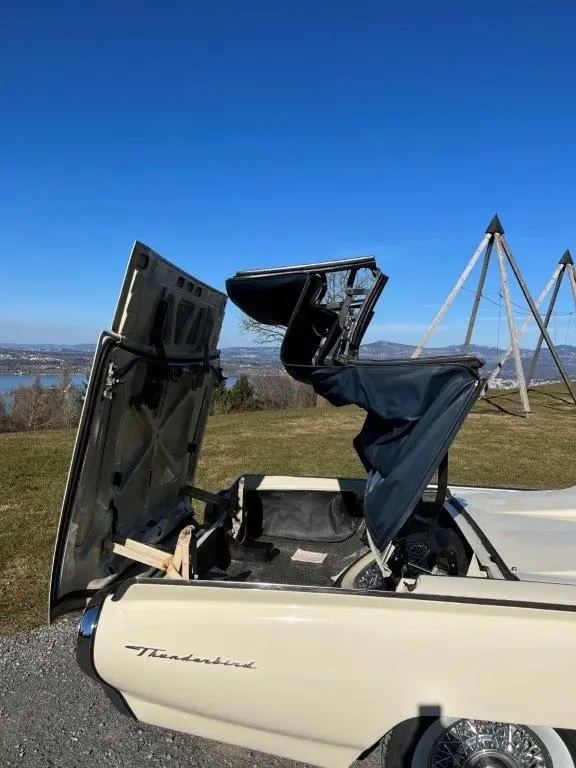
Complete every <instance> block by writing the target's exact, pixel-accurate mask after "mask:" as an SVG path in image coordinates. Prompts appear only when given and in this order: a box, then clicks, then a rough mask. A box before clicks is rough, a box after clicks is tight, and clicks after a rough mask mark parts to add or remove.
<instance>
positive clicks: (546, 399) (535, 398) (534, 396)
mask: <svg viewBox="0 0 576 768" xmlns="http://www.w3.org/2000/svg"><path fill="white" fill-rule="evenodd" d="M528 398H529V401H530V406H531V412H534V410H547V411H559V412H562V411H567V410H571V409H573V408H574V407H575V403H574V401H573V400H572V399H571V397H570V394H569V392H568V390H566V392H565V393H564V392H562V391H560V392H559V391H558V390H557V388H554V389H545V388H543V387H530V388H529V389H528ZM483 406H484V407H483ZM477 410H478V412H479V413H489V412H493V413H494V412H497V413H501V414H503V415H507V416H516V417H518V418H525V414H524V411H523V410H522V401H521V399H520V392H519V390H517V389H515V390H508V391H506V392H502V391H500V392H498V393H490V394H487V395H485V396H484V397H483V398H482V399H481V400H480V401H479V404H478V408H477Z"/></svg>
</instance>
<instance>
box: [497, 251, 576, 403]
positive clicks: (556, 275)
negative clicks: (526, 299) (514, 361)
mask: <svg viewBox="0 0 576 768" xmlns="http://www.w3.org/2000/svg"><path fill="white" fill-rule="evenodd" d="M565 275H567V276H568V282H569V283H570V288H571V291H572V297H573V299H574V303H575V304H576V267H575V266H574V261H573V260H572V255H571V254H570V251H568V250H567V251H565V253H564V255H563V256H562V258H561V259H560V261H559V262H558V264H557V266H556V269H555V270H554V272H553V273H552V276H551V277H550V280H549V281H548V282H547V283H546V286H545V288H544V290H543V291H542V293H541V294H540V296H539V297H538V299H537V300H536V307H539V306H540V305H541V304H542V302H543V301H544V299H545V298H546V296H547V295H548V294H549V293H550V290H552V287H553V290H552V297H551V299H550V304H549V306H548V310H547V312H546V316H545V318H544V325H545V327H546V328H548V325H549V323H550V318H551V317H552V313H553V312H554V307H555V306H556V299H557V298H558V293H559V292H560V286H561V285H562V281H563V279H564V276H565ZM532 320H533V318H532V316H531V315H528V316H527V318H526V320H525V321H524V324H523V325H522V327H521V328H520V330H519V331H518V338H520V337H521V336H522V335H523V334H524V332H525V331H526V329H527V328H528V326H529V325H530V323H531V321H532ZM543 341H544V337H543V335H542V333H540V336H539V338H538V344H537V345H536V349H535V350H534V357H533V358H532V362H531V363H530V369H529V371H528V376H527V377H526V385H527V386H528V387H529V386H530V382H531V381H532V379H533V378H534V372H535V370H536V363H537V362H538V357H539V356H540V350H541V349H542V342H543ZM511 354H512V347H511V346H510V347H508V349H507V350H506V352H505V353H504V354H503V355H502V357H501V358H500V359H499V360H498V362H497V363H496V365H495V366H494V369H493V370H492V372H491V374H490V376H489V377H488V379H487V381H486V385H485V390H486V389H488V387H489V386H490V384H491V383H492V382H493V381H494V379H495V378H496V376H497V375H498V374H499V373H500V371H501V369H502V366H503V365H504V363H505V362H506V361H507V360H508V358H509V357H510V355H511ZM568 390H569V392H570V394H571V396H572V399H574V392H573V388H572V387H568ZM574 402H575V403H576V399H574Z"/></svg>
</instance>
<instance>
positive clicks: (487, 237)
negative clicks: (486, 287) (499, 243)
mask: <svg viewBox="0 0 576 768" xmlns="http://www.w3.org/2000/svg"><path fill="white" fill-rule="evenodd" d="M492 238H493V235H491V234H489V233H488V232H487V233H486V234H485V235H484V237H483V238H482V242H481V243H480V245H479V246H478V248H477V249H476V251H475V253H474V255H473V256H472V258H471V259H470V261H469V262H468V264H467V266H466V269H465V270H464V272H462V274H461V275H460V278H459V279H458V282H457V283H456V285H455V286H454V288H452V290H451V291H450V294H449V295H448V298H447V299H446V301H445V302H444V304H443V305H442V307H441V308H440V311H439V312H438V314H437V315H436V317H435V318H434V320H433V321H432V323H431V324H430V326H429V328H428V330H427V331H426V333H425V334H424V337H423V338H422V341H421V342H420V344H419V345H418V346H417V347H416V349H415V350H414V352H413V353H412V357H413V358H414V357H420V355H421V354H422V350H423V349H424V347H425V346H426V344H427V343H428V340H429V339H430V336H432V334H433V333H434V331H435V330H436V328H437V327H438V325H439V323H440V320H442V318H443V317H444V315H445V314H446V310H447V309H448V307H449V306H450V304H452V302H453V301H454V299H455V298H456V296H457V294H458V292H459V291H460V289H461V288H462V286H463V285H464V283H465V282H466V280H467V278H468V275H469V274H470V272H472V270H473V269H474V266H475V264H476V262H477V261H478V259H479V258H480V255H481V253H482V251H483V250H484V249H485V248H486V246H487V245H488V243H489V242H490V240H492Z"/></svg>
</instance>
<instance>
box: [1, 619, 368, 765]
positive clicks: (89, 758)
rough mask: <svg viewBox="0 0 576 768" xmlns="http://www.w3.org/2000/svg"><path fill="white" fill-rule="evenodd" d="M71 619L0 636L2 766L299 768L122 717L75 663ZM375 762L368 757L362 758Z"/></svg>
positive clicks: (268, 757) (74, 633) (74, 626)
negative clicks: (11, 635) (230, 767)
mask: <svg viewBox="0 0 576 768" xmlns="http://www.w3.org/2000/svg"><path fill="white" fill-rule="evenodd" d="M76 627H77V621H76V620H69V619H64V620H61V621H59V622H58V623H57V624H56V625H54V626H53V627H52V628H50V629H48V628H41V629H38V630H35V631H34V632H31V633H29V634H26V635H18V636H16V637H0V766H2V768H5V767H7V766H26V768H84V766H90V768H104V767H105V766H106V768H147V767H148V766H150V767H151V766H162V767H163V768H192V767H194V766H199V767H204V766H206V768H208V767H209V766H215V767H216V766H218V768H222V766H225V767H226V766H235V767H236V766H237V768H263V767H264V766H276V767H277V768H302V763H294V762H291V761H290V760H282V759H280V758H274V757H271V756H269V755H262V754H261V753H258V752H250V751H248V750H244V749H238V748H236V747H230V746H227V745H223V744H218V743H216V742H212V741H206V740H205V739H199V738H197V737H194V736H186V735H183V734H179V733H173V732H168V731H164V730H162V729H160V728H154V727H152V726H148V725H144V724H142V723H136V722H134V721H133V720H131V719H129V718H126V717H123V716H122V715H120V714H119V713H118V712H117V711H116V710H115V709H114V708H113V707H112V706H111V704H110V703H109V701H108V699H107V698H106V696H105V695H104V693H103V692H102V691H101V690H100V688H99V687H98V685H96V684H95V683H93V682H92V681H91V680H89V678H87V677H86V676H85V675H83V674H82V673H81V672H80V670H79V669H78V667H77V666H76V658H75V656H74V640H75V635H76ZM374 765H375V760H374V758H372V757H371V758H369V759H368V760H366V761H365V762H364V764H363V766H365V768H370V767H371V766H374Z"/></svg>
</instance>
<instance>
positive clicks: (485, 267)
mask: <svg viewBox="0 0 576 768" xmlns="http://www.w3.org/2000/svg"><path fill="white" fill-rule="evenodd" d="M493 247H494V239H493V238H491V239H490V240H489V242H488V247H487V248H486V253H485V254H484V263H483V264H482V271H481V272H480V280H479V281H478V288H477V289H476V296H475V297H474V305H473V306H472V313H471V315H470V321H469V323H468V330H467V331H466V338H465V340H464V354H465V355H466V354H468V347H469V346H470V342H471V341H472V333H473V331H474V325H475V324H476V317H477V315H478V307H479V306H480V299H481V298H482V293H483V291H484V283H485V282H486V274H487V272H488V265H489V264H490V255H491V253H492V248H493Z"/></svg>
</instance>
